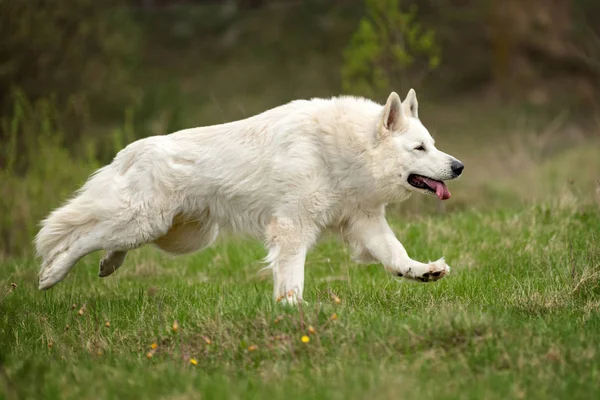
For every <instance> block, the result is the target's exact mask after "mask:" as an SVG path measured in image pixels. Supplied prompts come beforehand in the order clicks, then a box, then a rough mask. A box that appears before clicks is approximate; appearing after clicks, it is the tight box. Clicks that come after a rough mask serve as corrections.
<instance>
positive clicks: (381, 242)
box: [347, 213, 450, 282]
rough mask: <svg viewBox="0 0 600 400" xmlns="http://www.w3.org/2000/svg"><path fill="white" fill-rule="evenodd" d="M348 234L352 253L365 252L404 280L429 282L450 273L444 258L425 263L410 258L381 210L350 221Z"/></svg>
mask: <svg viewBox="0 0 600 400" xmlns="http://www.w3.org/2000/svg"><path fill="white" fill-rule="evenodd" d="M347 237H348V240H349V242H350V245H351V246H352V247H353V250H354V252H359V253H360V252H363V253H364V252H368V253H369V254H370V255H371V256H372V257H374V258H375V259H377V260H379V262H381V263H382V264H383V266H384V267H385V268H386V269H387V270H388V271H390V272H391V273H393V274H395V275H398V276H402V277H404V278H406V279H412V280H416V281H420V282H430V281H436V280H438V279H441V278H442V277H444V276H445V275H447V274H448V273H449V272H450V267H449V266H448V265H447V264H446V262H445V261H444V259H443V258H441V259H439V260H437V261H435V262H430V263H427V264H425V263H422V262H419V261H416V260H413V259H411V258H410V257H409V256H408V253H407V252H406V250H405V249H404V246H402V243H400V242H399V241H398V239H396V236H395V235H394V232H392V229H391V228H390V226H389V225H388V223H387V221H386V220H385V217H384V215H383V213H377V214H370V215H365V216H363V217H361V218H357V219H355V220H353V221H352V223H351V229H350V231H349V232H348V233H347Z"/></svg>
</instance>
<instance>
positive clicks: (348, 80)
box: [342, 0, 441, 96]
mask: <svg viewBox="0 0 600 400" xmlns="http://www.w3.org/2000/svg"><path fill="white" fill-rule="evenodd" d="M366 7H367V11H368V15H367V16H366V17H364V18H363V19H362V20H361V21H360V23H359V25H358V28H357V30H356V32H355V33H354V34H353V35H352V37H351V38H350V43H349V44H348V47H347V48H346V49H345V51H344V64H343V66H342V86H343V89H344V91H346V92H352V93H356V94H360V95H364V96H375V95H376V94H378V93H379V92H384V91H387V90H388V89H389V86H390V85H394V84H395V83H396V82H397V81H399V80H409V81H418V80H420V79H422V78H423V77H424V76H425V75H426V74H427V73H428V72H429V71H431V70H433V69H435V68H437V67H438V65H439V64H440V61H441V51H440V48H439V46H438V45H437V43H436V40H435V32H434V31H433V30H432V29H428V28H425V27H424V26H423V25H422V24H421V23H419V22H418V20H417V6H416V5H412V6H411V7H409V9H408V11H407V12H403V11H402V10H401V8H400V5H399V1H398V0H366Z"/></svg>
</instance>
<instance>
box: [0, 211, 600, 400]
mask: <svg viewBox="0 0 600 400" xmlns="http://www.w3.org/2000/svg"><path fill="white" fill-rule="evenodd" d="M392 222H393V227H394V229H395V231H396V232H397V233H398V235H399V236H400V237H401V239H402V240H403V242H404V243H405V245H406V247H407V249H408V250H409V253H410V254H411V255H412V256H413V257H414V258H417V259H421V260H426V259H435V258H437V257H440V256H441V255H445V256H446V259H447V261H448V263H449V264H450V265H451V266H452V267H453V271H452V273H451V275H449V276H448V277H447V278H445V279H443V280H441V281H439V282H437V283H433V284H413V283H407V282H402V281H399V280H397V279H395V278H393V277H391V276H388V275H387V274H386V273H385V272H384V271H383V269H382V268H381V267H379V266H366V267H365V266H357V265H354V264H353V263H352V262H351V261H350V259H349V257H348V255H347V253H346V251H345V249H344V247H343V246H341V245H340V244H338V243H337V241H336V240H334V239H332V238H325V239H324V240H323V241H322V242H321V243H320V244H319V245H318V246H317V248H316V249H315V250H314V251H313V252H312V253H311V254H310V256H309V258H308V261H307V268H306V271H307V282H306V284H307V288H306V292H305V298H306V300H307V301H308V302H309V304H308V305H305V306H304V307H303V309H302V310H298V309H289V308H285V307H283V306H281V305H278V304H274V303H273V302H272V300H271V282H270V276H269V273H268V272H264V273H260V272H259V271H260V267H261V265H260V263H259V262H257V260H259V259H260V258H261V257H262V256H264V250H263V249H262V248H261V246H260V245H259V244H258V243H254V242H240V241H227V242H222V243H220V244H219V245H217V246H215V247H213V248H211V249H209V250H207V251H205V252H202V253H198V254H196V255H192V256H188V257H182V258H170V257H167V256H164V255H162V254H160V253H159V252H158V251H155V250H153V249H144V250H140V251H137V252H134V253H132V254H131V256H130V258H128V260H127V261H126V264H125V265H124V266H123V267H122V268H121V269H120V270H119V271H117V273H115V274H114V275H113V276H111V277H109V278H106V279H100V278H98V277H97V276H96V274H97V263H98V260H99V255H98V254H95V255H91V256H88V257H86V258H85V259H84V260H82V261H81V262H80V264H79V265H78V266H77V267H76V269H75V270H74V271H73V273H72V274H71V275H70V276H69V277H68V278H67V279H66V281H64V282H63V283H61V284H60V285H59V286H57V287H55V288H54V289H53V290H51V291H48V292H38V291H37V290H36V288H35V284H36V274H37V264H36V262H35V261H33V260H17V261H9V262H8V263H6V264H5V265H4V266H3V276H4V278H3V280H2V282H1V283H2V294H1V297H0V328H1V330H0V332H1V333H0V335H1V336H0V339H1V343H2V349H1V354H2V370H1V377H2V387H3V389H4V392H3V396H4V398H7V399H11V398H15V399H16V398H32V399H41V398H44V399H50V398H78V399H82V398H86V399H87V398H89V399H92V398H94V399H95V398H171V399H180V398H181V399H183V398H257V399H264V398H286V399H292V398H327V399H347V398H357V399H360V398H364V399H367V398H368V399H375V398H377V399H397V398H415V399H440V398H448V399H455V398H473V399H481V398H487V399H492V398H497V399H506V398H517V399H519V398H527V399H531V398H540V399H547V398H569V399H590V398H596V397H597V396H599V395H600V383H599V382H600V354H598V352H599V350H598V343H599V342H600V247H598V236H597V235H598V227H599V226H600V213H599V212H598V208H597V206H595V205H588V206H584V205H575V206H570V207H564V206H563V207H558V206H556V207H554V206H551V205H547V206H541V205H540V206H535V205H534V206H529V207H524V208H522V209H520V210H518V211H488V212H475V211H462V212H456V213H451V214H447V215H442V216H440V215H432V216H429V217H424V218H420V219H419V220H418V221H406V220H405V221H399V220H398V219H393V220H392ZM11 283H16V285H17V286H16V288H12V287H11ZM335 296H337V297H338V298H339V299H340V301H339V302H336V301H335ZM176 321H177V322H176ZM174 324H177V325H178V326H177V329H174V328H173V325H174ZM311 327H312V328H313V329H314V332H312V333H311V331H312V329H311ZM304 335H306V336H308V338H309V339H310V340H309V341H308V342H307V343H304V342H303V341H302V337H303V336H304ZM305 340H306V339H305ZM153 344H155V345H156V348H155V349H152V347H153V346H152V345H153Z"/></svg>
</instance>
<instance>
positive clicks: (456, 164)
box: [450, 160, 465, 176]
mask: <svg viewBox="0 0 600 400" xmlns="http://www.w3.org/2000/svg"><path fill="white" fill-rule="evenodd" d="M450 168H452V172H454V174H455V175H456V176H459V175H460V174H462V172H463V169H465V166H464V165H463V163H461V162H460V161H458V160H454V161H452V164H451V165H450Z"/></svg>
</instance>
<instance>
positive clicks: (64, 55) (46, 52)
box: [0, 0, 141, 112]
mask: <svg viewBox="0 0 600 400" xmlns="http://www.w3.org/2000/svg"><path fill="white" fill-rule="evenodd" d="M120 3H122V2H119V1H116V0H109V1H102V2H98V1H93V0H61V1H59V2H56V1H40V0H37V1H19V0H0V37H2V40H1V41H0V93H2V96H4V97H3V98H1V99H0V104H1V105H2V110H3V111H4V112H6V110H7V107H10V106H11V105H12V102H11V100H10V98H9V95H10V93H11V89H13V88H19V89H21V90H23V91H24V92H25V94H26V95H27V97H29V98H31V99H34V100H35V99H37V98H40V97H47V96H48V95H50V94H55V95H56V96H57V99H58V100H59V101H60V102H61V103H63V104H64V102H66V101H67V100H69V99H81V98H82V97H85V98H86V100H91V101H92V102H93V103H95V102H96V101H100V100H102V102H103V103H104V105H106V106H108V105H110V104H114V106H115V107H116V109H117V110H119V112H120V107H121V104H122V103H123V102H124V101H126V100H127V98H128V94H127V93H128V91H127V89H128V88H130V84H131V75H132V73H133V71H134V69H135V66H136V63H137V62H138V59H139V50H140V43H141V41H140V40H141V37H140V27H139V24H137V23H136V22H135V20H134V19H133V18H132V15H131V14H130V13H129V12H128V11H127V9H126V8H123V7H118V4H120Z"/></svg>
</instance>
